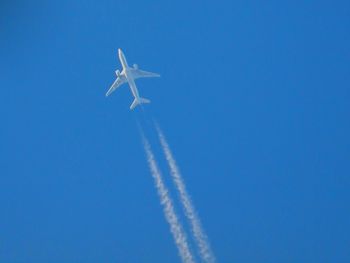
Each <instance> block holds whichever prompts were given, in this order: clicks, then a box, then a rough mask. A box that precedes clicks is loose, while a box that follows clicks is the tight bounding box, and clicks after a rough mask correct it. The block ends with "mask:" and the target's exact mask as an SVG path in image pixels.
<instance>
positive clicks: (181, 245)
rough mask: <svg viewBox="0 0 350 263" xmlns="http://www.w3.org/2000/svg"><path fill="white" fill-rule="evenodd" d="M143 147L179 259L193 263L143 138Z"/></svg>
mask: <svg viewBox="0 0 350 263" xmlns="http://www.w3.org/2000/svg"><path fill="white" fill-rule="evenodd" d="M143 145H144V148H145V152H146V155H147V161H148V165H149V167H150V170H151V174H152V177H153V179H154V182H155V185H156V188H157V192H158V195H159V198H160V201H161V204H162V206H163V210H164V215H165V218H166V220H167V221H168V223H169V225H170V231H171V233H172V235H173V238H174V241H175V244H176V246H177V248H178V250H179V254H180V257H181V259H182V262H184V263H194V259H193V256H192V253H191V251H190V249H189V246H188V243H187V237H186V234H185V232H184V230H183V228H182V225H181V224H180V222H179V219H178V217H177V215H176V213H175V210H174V206H173V201H172V199H171V198H170V196H169V193H168V189H167V188H166V186H165V184H164V182H163V179H162V175H161V173H160V170H159V168H158V165H157V162H156V160H155V158H154V155H153V152H152V150H151V146H150V144H149V142H148V140H147V139H146V138H145V137H144V136H143Z"/></svg>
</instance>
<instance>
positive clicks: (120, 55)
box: [118, 49, 140, 100]
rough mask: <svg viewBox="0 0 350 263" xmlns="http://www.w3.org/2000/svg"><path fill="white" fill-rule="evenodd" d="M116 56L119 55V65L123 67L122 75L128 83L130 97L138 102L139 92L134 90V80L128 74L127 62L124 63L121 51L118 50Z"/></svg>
mask: <svg viewBox="0 0 350 263" xmlns="http://www.w3.org/2000/svg"><path fill="white" fill-rule="evenodd" d="M118 55H119V60H120V63H121V64H122V67H123V71H122V74H124V75H125V77H126V79H127V81H128V83H129V87H130V90H131V92H132V95H134V97H135V99H136V100H139V99H140V95H139V91H138V90H137V88H136V84H135V81H134V78H133V77H132V74H130V67H129V65H128V62H127V61H126V59H125V56H124V53H123V51H122V50H121V49H119V50H118Z"/></svg>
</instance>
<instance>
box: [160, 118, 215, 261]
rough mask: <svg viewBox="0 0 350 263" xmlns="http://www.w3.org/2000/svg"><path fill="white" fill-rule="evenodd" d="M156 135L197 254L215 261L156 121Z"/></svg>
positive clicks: (207, 259) (204, 258)
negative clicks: (188, 224)
mask: <svg viewBox="0 0 350 263" xmlns="http://www.w3.org/2000/svg"><path fill="white" fill-rule="evenodd" d="M155 126H156V129H157V132H158V137H159V140H160V143H161V145H162V148H163V151H164V154H165V158H166V160H167V162H168V164H169V167H170V172H171V176H172V179H173V181H174V184H175V186H176V188H177V191H178V192H179V196H180V200H181V203H182V205H183V208H184V211H185V215H186V217H187V219H188V221H189V222H190V225H191V230H192V233H193V236H194V238H195V240H196V245H197V247H198V250H199V254H200V256H201V258H202V260H203V261H204V262H206V263H214V262H215V256H214V254H213V252H212V250H211V248H210V245H209V241H208V238H207V236H206V234H205V232H204V230H203V228H202V226H201V222H200V220H199V218H198V216H197V213H196V211H195V209H194V206H193V204H192V202H191V198H190V196H189V194H188V193H187V190H186V186H185V183H184V181H183V179H182V176H181V173H180V171H179V168H178V167H177V165H176V161H175V159H174V157H173V154H172V152H171V150H170V147H169V145H168V143H167V141H166V139H165V136H164V134H163V132H162V131H161V129H160V127H159V126H158V124H157V123H155Z"/></svg>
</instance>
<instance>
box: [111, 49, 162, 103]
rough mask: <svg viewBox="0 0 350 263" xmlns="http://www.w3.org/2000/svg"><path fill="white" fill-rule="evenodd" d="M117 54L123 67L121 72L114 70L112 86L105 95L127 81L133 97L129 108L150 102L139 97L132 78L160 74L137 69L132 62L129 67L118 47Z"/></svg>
mask: <svg viewBox="0 0 350 263" xmlns="http://www.w3.org/2000/svg"><path fill="white" fill-rule="evenodd" d="M118 55H119V60H120V63H121V64H122V67H123V69H122V72H120V71H119V70H116V72H115V74H116V75H117V79H116V80H115V81H114V83H113V84H112V86H111V87H110V88H109V90H108V91H107V93H106V97H108V96H109V95H110V94H111V93H112V92H113V91H115V90H116V89H117V88H119V87H120V86H121V85H122V84H124V83H126V82H128V83H129V87H130V90H131V92H132V94H133V95H134V97H135V99H134V101H133V103H132V104H131V106H130V110H133V109H134V108H135V107H136V106H137V105H140V104H143V103H150V102H151V101H150V100H148V99H145V98H141V97H140V95H139V92H138V90H137V88H136V84H135V81H134V80H135V79H138V78H151V77H160V75H159V74H157V73H152V72H147V71H143V70H140V69H138V66H137V65H136V64H134V65H133V67H129V66H128V63H127V62H126V59H125V56H124V53H123V51H122V50H121V49H120V48H119V49H118Z"/></svg>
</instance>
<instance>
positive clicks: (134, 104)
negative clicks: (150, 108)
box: [130, 98, 151, 110]
mask: <svg viewBox="0 0 350 263" xmlns="http://www.w3.org/2000/svg"><path fill="white" fill-rule="evenodd" d="M143 103H151V101H150V100H148V99H144V98H138V99H137V98H135V99H134V101H133V103H132V104H131V106H130V110H133V109H134V108H135V107H136V106H137V105H139V104H143Z"/></svg>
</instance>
